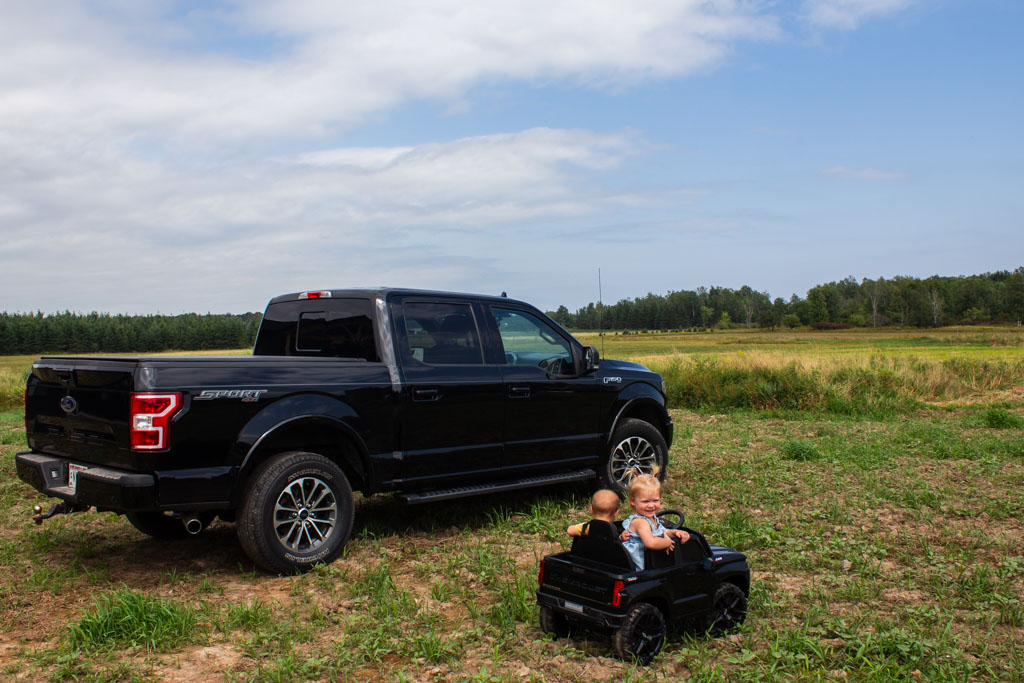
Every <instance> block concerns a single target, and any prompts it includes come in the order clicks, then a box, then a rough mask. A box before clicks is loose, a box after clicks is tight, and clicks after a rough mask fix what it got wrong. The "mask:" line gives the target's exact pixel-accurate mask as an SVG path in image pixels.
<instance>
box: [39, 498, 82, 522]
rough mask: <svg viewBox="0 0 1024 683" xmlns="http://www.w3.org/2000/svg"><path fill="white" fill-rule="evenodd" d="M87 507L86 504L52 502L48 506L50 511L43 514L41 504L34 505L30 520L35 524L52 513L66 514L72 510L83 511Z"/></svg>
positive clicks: (51, 515) (52, 514)
mask: <svg viewBox="0 0 1024 683" xmlns="http://www.w3.org/2000/svg"><path fill="white" fill-rule="evenodd" d="M88 509H89V506H88V505H75V504H74V503H54V504H53V505H51V506H50V511H49V512H47V513H46V514H43V506H42V505H36V506H35V507H34V508H32V512H33V513H35V514H33V515H32V521H33V522H35V523H36V524H42V523H43V520H44V519H49V518H50V517H53V516H54V515H67V514H70V513H72V512H85V511H86V510H88Z"/></svg>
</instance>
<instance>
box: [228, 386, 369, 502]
mask: <svg viewBox="0 0 1024 683" xmlns="http://www.w3.org/2000/svg"><path fill="white" fill-rule="evenodd" d="M359 420H360V417H359V415H358V414H357V413H356V411H355V410H354V409H353V408H352V406H350V405H349V404H347V403H345V402H344V401H340V400H338V399H336V398H333V397H331V396H327V395H324V394H296V395H292V396H288V397H285V398H282V399H280V400H279V401H275V402H274V403H272V404H270V405H268V406H267V407H266V408H265V409H264V410H262V411H260V412H259V413H257V414H256V415H254V416H253V417H252V418H251V419H250V420H249V421H248V422H247V423H246V424H245V426H244V427H242V429H241V430H240V431H239V433H238V436H237V437H236V439H235V447H234V456H235V458H234V459H235V462H237V463H238V464H237V467H238V475H239V476H238V478H237V481H239V482H241V481H242V480H243V479H244V477H245V475H246V474H247V473H248V472H249V471H251V470H252V468H253V467H255V463H256V462H257V461H258V460H259V453H260V451H261V449H262V448H263V447H264V446H265V445H266V443H267V442H268V441H270V440H272V439H273V438H274V437H275V436H276V435H279V434H282V433H284V432H285V431H288V430H291V429H294V428H297V427H301V426H302V425H308V426H311V427H317V428H325V429H327V430H329V431H333V432H337V434H338V435H339V436H340V437H342V438H343V439H345V440H346V441H347V442H348V443H350V444H351V445H352V446H353V448H352V449H351V450H352V451H354V453H353V455H354V456H355V457H354V458H347V460H349V463H348V464H350V465H352V466H353V467H355V468H356V469H357V470H358V472H359V474H360V475H361V476H363V477H366V476H367V475H368V474H369V472H370V457H369V449H368V448H367V446H366V442H365V441H364V440H363V438H362V436H360V434H359V431H358V428H357V426H355V425H354V424H353V423H355V424H356V425H357V424H358V422H359ZM339 464H340V463H339Z"/></svg>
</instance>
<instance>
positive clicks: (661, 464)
mask: <svg viewBox="0 0 1024 683" xmlns="http://www.w3.org/2000/svg"><path fill="white" fill-rule="evenodd" d="M667 465H668V444H666V443H665V437H664V436H662V435H661V432H660V431H658V429H657V428H656V427H655V426H654V425H652V424H651V423H649V422H644V421H643V420H638V419H636V418H632V417H630V418H626V419H624V420H623V421H622V422H621V423H620V424H619V426H618V427H617V428H616V429H615V432H614V433H613V434H612V438H611V441H610V442H609V446H608V457H607V458H605V460H604V462H603V463H602V464H601V467H600V468H598V469H599V471H598V476H599V478H600V480H601V485H602V486H604V487H605V488H609V489H611V490H613V491H617V492H619V493H620V494H623V495H625V493H626V491H627V490H628V489H629V482H630V480H631V479H633V477H636V476H638V475H641V474H653V475H654V476H656V477H657V478H658V479H659V480H660V481H664V479H665V468H666V466H667Z"/></svg>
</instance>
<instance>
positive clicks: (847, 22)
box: [803, 0, 918, 29]
mask: <svg viewBox="0 0 1024 683" xmlns="http://www.w3.org/2000/svg"><path fill="white" fill-rule="evenodd" d="M917 1H918V0H804V5H803V16H804V19H805V20H806V21H807V23H809V24H810V25H812V26H815V27H818V28H834V29H855V28H857V27H858V26H860V25H861V24H862V23H863V22H864V21H866V20H868V19H873V18H876V17H881V16H885V15H887V14H893V13H895V12H899V11H901V10H904V9H906V8H908V7H910V6H911V5H913V4H915V3H916V2H917Z"/></svg>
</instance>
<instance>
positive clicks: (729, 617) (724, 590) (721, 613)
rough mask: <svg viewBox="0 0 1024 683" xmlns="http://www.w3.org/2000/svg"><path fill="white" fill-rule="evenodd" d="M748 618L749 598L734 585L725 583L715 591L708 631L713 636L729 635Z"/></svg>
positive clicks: (709, 615) (709, 614)
mask: <svg viewBox="0 0 1024 683" xmlns="http://www.w3.org/2000/svg"><path fill="white" fill-rule="evenodd" d="M746 618H747V596H746V595H745V594H744V593H743V589H741V588H740V587H739V586H737V585H736V584H734V583H728V582H727V583H723V584H722V585H720V586H719V587H718V590H716V591H715V597H714V600H713V601H712V603H711V611H710V612H709V613H708V620H707V631H708V633H709V634H711V635H712V636H720V635H722V634H725V633H728V632H729V631H731V630H733V629H734V628H736V627H737V626H739V625H740V624H742V623H743V620H744V619H746Z"/></svg>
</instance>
